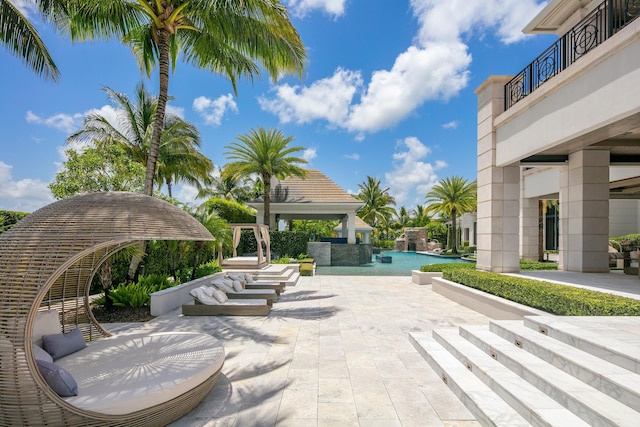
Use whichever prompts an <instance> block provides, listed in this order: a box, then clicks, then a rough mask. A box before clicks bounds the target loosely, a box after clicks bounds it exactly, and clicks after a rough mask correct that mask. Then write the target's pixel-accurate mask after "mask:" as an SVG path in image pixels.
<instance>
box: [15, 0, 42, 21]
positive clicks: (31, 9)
mask: <svg viewBox="0 0 640 427" xmlns="http://www.w3.org/2000/svg"><path fill="white" fill-rule="evenodd" d="M10 3H12V4H13V5H14V6H15V7H16V9H18V10H19V11H20V13H22V14H23V15H24V17H25V18H27V19H29V20H31V19H32V18H33V14H35V13H37V11H38V9H37V7H36V4H35V1H34V0H11V1H10Z"/></svg>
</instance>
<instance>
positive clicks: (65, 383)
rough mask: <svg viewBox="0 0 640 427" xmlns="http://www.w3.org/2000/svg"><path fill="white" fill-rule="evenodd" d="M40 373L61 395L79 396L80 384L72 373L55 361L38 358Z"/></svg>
mask: <svg viewBox="0 0 640 427" xmlns="http://www.w3.org/2000/svg"><path fill="white" fill-rule="evenodd" d="M36 363H37V364H38V370H39V371H40V375H42V377H43V378H44V380H45V381H46V382H47V384H49V387H51V389H52V390H53V391H55V392H56V393H58V395H59V396H62V397H68V396H77V395H78V384H77V383H76V380H75V379H73V377H72V376H71V374H70V373H69V372H68V371H67V370H65V369H63V368H61V367H60V366H58V365H56V364H55V363H53V362H47V361H46V360H38V359H36Z"/></svg>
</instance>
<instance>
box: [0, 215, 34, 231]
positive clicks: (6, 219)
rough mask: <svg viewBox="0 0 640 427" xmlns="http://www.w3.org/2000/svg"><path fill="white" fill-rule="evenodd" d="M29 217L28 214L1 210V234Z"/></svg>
mask: <svg viewBox="0 0 640 427" xmlns="http://www.w3.org/2000/svg"><path fill="white" fill-rule="evenodd" d="M27 215H29V213H28V212H16V211H3V210H0V234H2V233H4V232H5V231H7V230H8V229H10V228H11V227H13V225H14V224H15V223H16V222H18V221H20V220H21V219H22V218H24V217H25V216H27Z"/></svg>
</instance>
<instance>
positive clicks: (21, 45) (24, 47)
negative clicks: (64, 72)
mask: <svg viewBox="0 0 640 427" xmlns="http://www.w3.org/2000/svg"><path fill="white" fill-rule="evenodd" d="M53 3H59V4H62V1H55V0H42V1H40V2H39V6H40V9H41V10H42V11H46V10H47V9H52V8H53ZM0 28H1V29H2V30H0V40H1V41H2V44H3V45H4V46H5V47H6V48H7V50H9V51H10V52H11V53H13V54H14V55H15V56H17V57H18V58H19V59H21V60H22V62H24V64H25V65H26V66H27V67H28V68H30V69H31V70H32V71H33V72H35V73H36V74H37V75H39V76H42V77H44V78H45V79H48V80H53V81H57V80H58V77H59V76H60V72H59V71H58V67H57V66H56V64H55V63H54V62H53V59H52V58H51V55H50V54H49V51H48V50H47V47H46V46H45V44H44V42H43V41H42V39H41V38H40V35H39V34H38V31H37V30H36V29H35V27H34V26H33V25H32V24H31V23H30V22H29V21H28V20H27V18H26V17H25V16H24V15H23V14H22V13H21V12H20V11H19V10H18V8H16V7H15V6H14V5H13V3H12V2H11V1H10V0H0Z"/></svg>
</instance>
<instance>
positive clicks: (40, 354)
mask: <svg viewBox="0 0 640 427" xmlns="http://www.w3.org/2000/svg"><path fill="white" fill-rule="evenodd" d="M31 348H32V350H33V357H35V359H36V360H44V361H45V362H49V363H53V357H51V355H50V354H49V353H47V352H46V351H44V349H43V348H42V347H38V346H37V345H35V344H31Z"/></svg>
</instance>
